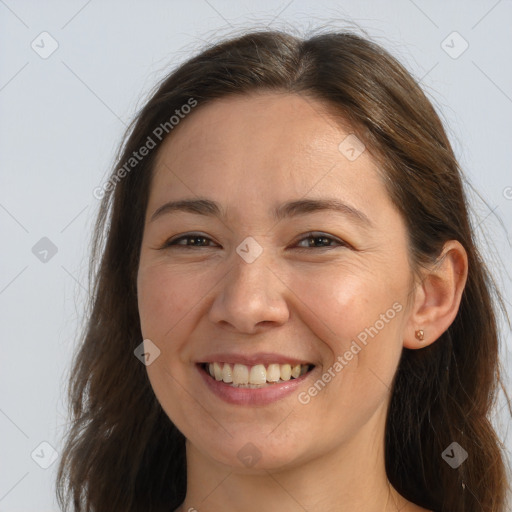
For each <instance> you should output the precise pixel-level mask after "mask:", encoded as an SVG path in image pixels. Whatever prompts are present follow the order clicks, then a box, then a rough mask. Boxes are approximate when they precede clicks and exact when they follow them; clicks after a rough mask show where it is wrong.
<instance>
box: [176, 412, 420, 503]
mask: <svg viewBox="0 0 512 512" xmlns="http://www.w3.org/2000/svg"><path fill="white" fill-rule="evenodd" d="M383 424H384V422H383V421H382V418H381V417H380V414H376V415H375V416H374V417H373V418H372V419H371V420H370V421H369V422H368V423H367V424H365V425H364V427H363V428H362V429H360V430H359V431H358V432H357V434H356V435H355V436H354V437H353V438H352V439H350V440H349V441H347V442H345V443H342V444H340V445H338V446H336V447H333V449H332V450H330V451H329V452H328V453H322V454H318V455H317V456H315V457H312V458H308V460H307V461H306V462H303V463H301V462H299V461H297V462H296V463H292V464H289V465H287V467H286V469H280V470H275V469H272V470H265V469H262V470H258V471H256V470H254V469H253V470H251V471H249V470H245V471H243V470H240V469H238V468H233V467H230V466H226V465H223V464H220V463H218V462H217V461H214V460H212V459H211V458H208V457H206V456H205V455H204V454H203V453H201V452H199V451H198V450H197V449H196V448H195V447H194V446H192V445H191V444H190V443H189V442H188V441H187V482H188V485H187V495H186V499H185V501H184V503H183V505H182V506H181V507H180V508H179V509H178V510H179V512H188V511H194V510H197V511H198V512H216V511H218V510H222V511H223V512H231V511H239V510H244V512H252V511H254V512H256V511H261V510H262V506H263V507H264V506H268V507H269V508H270V509H271V510H279V511H280V512H288V511H289V512H292V511H293V512H296V511H299V510H301V511H302V510H339V511H352V510H361V511H364V512H396V511H397V510H401V511H402V512H405V511H406V510H407V511H408V510H421V509H416V508H415V507H414V506H413V508H408V507H406V506H404V505H406V504H407V503H408V502H407V501H406V500H405V499H404V498H403V497H401V496H400V495H399V494H398V493H397V491H396V490H395V489H393V488H392V486H391V485H390V484H389V481H388V480H387V476H386V471H385V465H384V429H383V427H382V425H383Z"/></svg>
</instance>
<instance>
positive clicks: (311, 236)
mask: <svg viewBox="0 0 512 512" xmlns="http://www.w3.org/2000/svg"><path fill="white" fill-rule="evenodd" d="M304 240H306V241H307V242H308V245H307V246H302V247H300V248H299V250H303V249H307V248H318V249H329V248H335V247H336V246H332V245H330V246H329V245H317V244H316V242H314V240H319V241H320V243H321V244H324V243H327V244H328V243H329V242H335V243H336V244H338V246H342V247H349V244H348V243H346V242H344V241H343V240H340V239H339V238H335V237H333V236H330V235H326V234H325V233H317V232H311V233H307V234H306V236H305V237H303V238H300V239H299V242H303V241H304ZM312 241H313V242H312Z"/></svg>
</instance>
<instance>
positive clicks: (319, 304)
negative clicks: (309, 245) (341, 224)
mask: <svg viewBox="0 0 512 512" xmlns="http://www.w3.org/2000/svg"><path fill="white" fill-rule="evenodd" d="M379 275H380V277H379ZM402 281H404V279H403V276H401V275H394V276H393V278H392V279H391V278H390V276H389V275H388V274H387V273H386V272H385V271H384V269H382V272H381V273H380V274H377V273H376V272H374V271H372V272H369V271H364V269H362V268H356V267H355V266H350V268H348V267H346V268H342V267H338V268H337V270H336V271H334V269H333V268H331V269H329V270H327V269H326V270H325V271H324V270H322V271H321V272H315V273H314V274H312V273H310V274H307V275H306V274H298V275H297V278H296V279H294V291H295V293H297V295H298V296H299V297H302V298H303V302H304V303H305V304H306V305H307V307H306V308H304V307H303V308H302V309H303V311H304V312H306V314H307V315H308V316H307V318H303V320H304V321H305V322H306V323H307V324H308V328H310V329H311V330H313V333H314V335H315V337H316V338H317V339H318V340H320V343H321V344H322V347H323V352H324V355H325V358H324V361H327V362H328V363H327V364H328V366H327V367H324V368H323V370H324V371H327V370H328V368H329V367H330V366H332V365H334V363H335V362H336V361H339V357H342V358H343V361H342V364H343V369H342V371H338V373H339V374H341V373H343V375H344V376H345V377H344V378H343V381H344V382H345V384H344V386H345V391H348V390H349V389H355V388H356V386H357V390H358V391H357V394H358V396H361V393H364V391H362V390H363V389H367V391H368V392H370V390H369V389H368V388H362V387H361V384H362V382H363V381H364V382H365V383H367V382H368V379H370V380H371V381H375V383H376V386H377V387H379V388H382V382H385V383H390V382H391V381H392V378H393V376H394V373H395V371H396V367H397V364H398V360H399V357H400V353H401V350H402V338H401V329H402V323H403V312H404V311H405V305H404V298H405V297H406V290H407V288H406V283H405V282H402ZM338 368H339V366H338ZM335 373H336V372H335ZM376 375H377V376H378V378H377V377H376ZM379 379H380V380H379ZM340 380H341V379H338V381H340ZM380 381H382V382H380ZM350 382H351V385H350V384H349V383H350ZM336 387H337V385H334V386H333V389H334V388H336Z"/></svg>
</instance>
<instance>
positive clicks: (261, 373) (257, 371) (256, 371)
mask: <svg viewBox="0 0 512 512" xmlns="http://www.w3.org/2000/svg"><path fill="white" fill-rule="evenodd" d="M265 382H267V370H266V369H265V367H264V366H263V365H262V364H257V365H256V366H253V367H252V368H251V371H250V373H249V383H251V384H265Z"/></svg>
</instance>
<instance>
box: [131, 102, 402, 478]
mask: <svg viewBox="0 0 512 512" xmlns="http://www.w3.org/2000/svg"><path fill="white" fill-rule="evenodd" d="M175 130H176V131H175V132H174V133H172V135H171V136H170V137H169V139H168V140H167V141H166V142H165V143H164V144H163V146H162V147H161V148H160V150H159V155H158V159H157V163H156V167H155V173H154V177H153V181H152V185H151V191H150V198H149V205H148V209H147V214H146V223H145V229H144V237H143V241H142V250H141V259H140V266H139V272H138V282H137V286H138V301H139V312H140V320H141V327H142V334H143V337H144V339H145V340H151V342H152V344H153V345H152V344H150V343H149V342H148V341H146V342H145V347H146V349H147V350H148V351H149V352H151V351H152V350H154V346H156V347H158V349H159V350H160V354H159V355H158V357H156V359H154V361H153V362H151V363H150V364H149V365H148V366H147V372H148V375H149V379H150V381H151V385H152V387H153V389H154V392H155V394H156V396H157V398H158V400H159V402H160V404H161V405H162V407H163V409H164V410H165V412H166V413H167V415H168V416H169V418H170V419H171V420H172V421H173V422H174V424H175V425H176V426H177V427H178V428H179V429H180V431H181V432H182V433H183V434H184V435H185V436H186V438H187V439H188V441H189V443H190V445H189V449H193V450H195V451H196V453H199V454H200V455H201V456H202V457H203V458H206V459H209V460H211V461H217V462H221V463H224V464H227V465H230V466H234V467H238V468H251V467H253V466H254V468H265V469H271V468H274V469H276V468H278V467H281V468H286V467H292V466H294V465H296V464H299V463H304V462H305V461H307V460H312V459H313V458H317V457H320V456H323V455H327V454H329V453H332V452H333V451H335V450H337V449H340V448H341V447H342V446H350V445H351V441H353V440H355V439H356V438H358V436H361V435H363V434H362V433H366V434H365V435H366V436H370V435H371V437H372V438H373V439H376V438H375V436H377V439H381V438H382V436H383V435H384V424H385V418H386V410H387V405H388V401H389V398H390V387H391V383H392V379H393V376H394V374H395V371H396V368H397V365H398V361H399V358H400V354H401V351H402V348H403V332H404V328H405V325H406V322H407V320H408V318H407V315H408V312H407V308H406V303H407V300H408V295H409V293H410V290H411V269H410V266H409V263H408V255H407V238H406V228H405V224H404V222H403V220H402V218H401V216H400V214H399V213H398V211H397V210H396V208H395V207H394V206H393V204H392V202H391V200H390V198H389V196H388V194H387V192H386V190H385V187H384V185H383V183H382V181H381V179H380V178H379V174H378V171H377V167H376V164H375V163H374V161H373V159H372V158H371V157H370V155H369V152H368V151H367V150H364V147H360V146H358V145H357V140H356V139H355V138H354V136H353V135H352V136H349V132H346V131H344V130H343V129H341V128H340V127H339V126H338V125H337V124H336V123H335V122H334V120H333V118H332V117H329V116H328V114H327V111H326V110H325V108H324V107H323V106H322V104H321V103H319V102H317V101H316V100H312V99H309V98H308V99H306V98H304V97H300V96H298V95H290V94H277V93H260V94H255V95H251V96H243V97H232V98H227V99H222V100H216V101H214V102H212V103H210V104H207V105H204V106H202V107H198V109H197V110H196V111H194V112H193V114H190V116H189V118H185V119H184V120H182V121H181V124H180V125H179V126H178V127H177V128H175ZM347 136H349V137H348V139H347ZM361 151H362V152H361ZM198 199H203V200H205V201H208V202H212V203H215V205H216V206H215V208H214V207H212V206H211V205H209V203H204V202H203V203H202V206H201V205H200V206H201V209H200V210H199V208H198V207H197V206H196V207H195V210H196V212H194V211H193V210H194V207H193V206H190V207H189V208H185V207H183V208H173V207H171V206H170V205H168V206H167V207H165V208H163V209H161V207H162V206H163V205H165V204H166V203H169V202H175V201H184V200H192V201H197V200H198ZM296 201H298V202H299V203H297V205H296V206H295V207H286V206H283V205H286V204H287V203H290V202H296ZM304 201H313V202H316V201H333V202H334V201H336V202H338V203H339V204H340V205H341V206H339V208H338V209H322V208H317V207H314V204H313V203H310V204H309V206H308V203H302V202H304ZM332 204H334V203H332ZM276 209H279V212H280V215H279V216H276V215H275V214H274V211H275V210H276ZM155 212H158V213H156V214H155ZM311 232H313V233H312V234H311ZM180 237H185V238H181V240H178V241H177V243H171V242H169V240H170V239H173V240H176V239H178V238H180ZM166 244H167V245H166ZM203 363H207V364H206V370H205V365H204V364H203ZM210 363H212V369H213V372H214V373H215V371H216V372H217V375H216V376H215V375H214V376H213V377H212V376H210V375H209V374H208V370H209V367H210V366H209V364H210ZM213 363H218V364H216V365H213ZM288 364H289V365H290V366H288ZM228 365H229V366H228ZM235 365H236V366H235ZM298 365H301V366H298ZM313 365H314V367H313V369H312V370H310V371H307V372H306V373H303V372H305V371H306V370H308V369H309V368H311V367H312V366H313ZM294 367H295V369H294ZM290 371H292V372H293V373H292V375H295V376H297V375H299V377H298V378H292V377H290ZM301 373H302V375H300V374H301ZM232 379H234V382H229V381H230V380H232ZM276 379H279V380H278V381H277V382H275V381H276ZM288 379H289V380H288ZM248 380H249V381H250V382H253V383H261V382H263V381H265V382H267V381H271V382H268V383H266V384H264V385H261V384H255V386H252V387H250V386H248V384H244V383H245V382H247V381H248ZM224 381H227V382H224ZM235 384H237V385H235ZM377 444H378V443H377Z"/></svg>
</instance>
